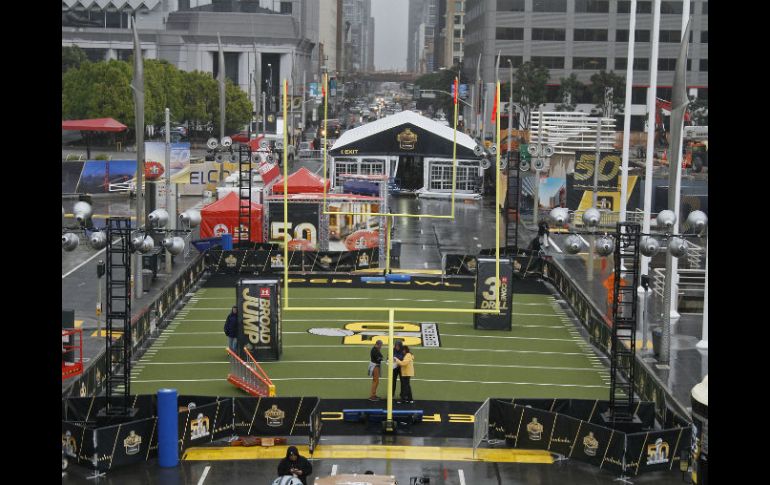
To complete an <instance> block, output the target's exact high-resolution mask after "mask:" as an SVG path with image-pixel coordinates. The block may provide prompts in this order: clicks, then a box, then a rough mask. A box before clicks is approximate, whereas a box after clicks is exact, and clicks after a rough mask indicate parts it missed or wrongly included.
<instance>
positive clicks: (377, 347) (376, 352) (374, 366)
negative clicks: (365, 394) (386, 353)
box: [369, 340, 383, 401]
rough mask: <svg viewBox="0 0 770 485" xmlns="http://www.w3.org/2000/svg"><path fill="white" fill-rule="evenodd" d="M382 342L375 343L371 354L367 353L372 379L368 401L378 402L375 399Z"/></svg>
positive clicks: (377, 399) (378, 381)
mask: <svg viewBox="0 0 770 485" xmlns="http://www.w3.org/2000/svg"><path fill="white" fill-rule="evenodd" d="M381 349H382V340H378V341H377V342H375V344H374V347H372V350H371V352H369V375H370V376H371V377H372V392H371V393H370V394H369V400H370V401H379V400H380V398H379V397H377V386H378V385H379V383H380V372H381V364H382V359H383V357H382V351H381Z"/></svg>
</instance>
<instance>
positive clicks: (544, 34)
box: [532, 29, 566, 40]
mask: <svg viewBox="0 0 770 485" xmlns="http://www.w3.org/2000/svg"><path fill="white" fill-rule="evenodd" d="M565 39H566V31H565V30H564V29H532V40H565Z"/></svg>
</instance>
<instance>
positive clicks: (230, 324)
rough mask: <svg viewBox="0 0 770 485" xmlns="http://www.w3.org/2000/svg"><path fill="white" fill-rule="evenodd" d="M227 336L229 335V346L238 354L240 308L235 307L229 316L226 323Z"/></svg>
mask: <svg viewBox="0 0 770 485" xmlns="http://www.w3.org/2000/svg"><path fill="white" fill-rule="evenodd" d="M225 335H227V346H228V347H229V348H230V350H232V351H233V352H235V353H236V354H237V353H238V307H237V306H233V310H232V311H231V312H230V314H229V315H227V321H225Z"/></svg>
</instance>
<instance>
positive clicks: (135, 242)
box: [131, 234, 144, 253]
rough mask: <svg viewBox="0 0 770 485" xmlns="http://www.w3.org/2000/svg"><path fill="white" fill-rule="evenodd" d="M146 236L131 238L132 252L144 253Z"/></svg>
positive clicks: (139, 235)
mask: <svg viewBox="0 0 770 485" xmlns="http://www.w3.org/2000/svg"><path fill="white" fill-rule="evenodd" d="M143 248H144V236H142V235H141V234H138V235H136V236H134V237H133V238H131V250H132V251H134V252H137V253H141V252H144V251H143Z"/></svg>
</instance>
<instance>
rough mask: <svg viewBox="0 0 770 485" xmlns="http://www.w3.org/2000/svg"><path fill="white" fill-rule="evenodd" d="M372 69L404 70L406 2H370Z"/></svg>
mask: <svg viewBox="0 0 770 485" xmlns="http://www.w3.org/2000/svg"><path fill="white" fill-rule="evenodd" d="M372 17H374V68H375V69H376V70H378V71H380V70H388V71H389V70H395V71H405V70H406V44H407V25H408V23H409V1H408V0H372Z"/></svg>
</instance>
